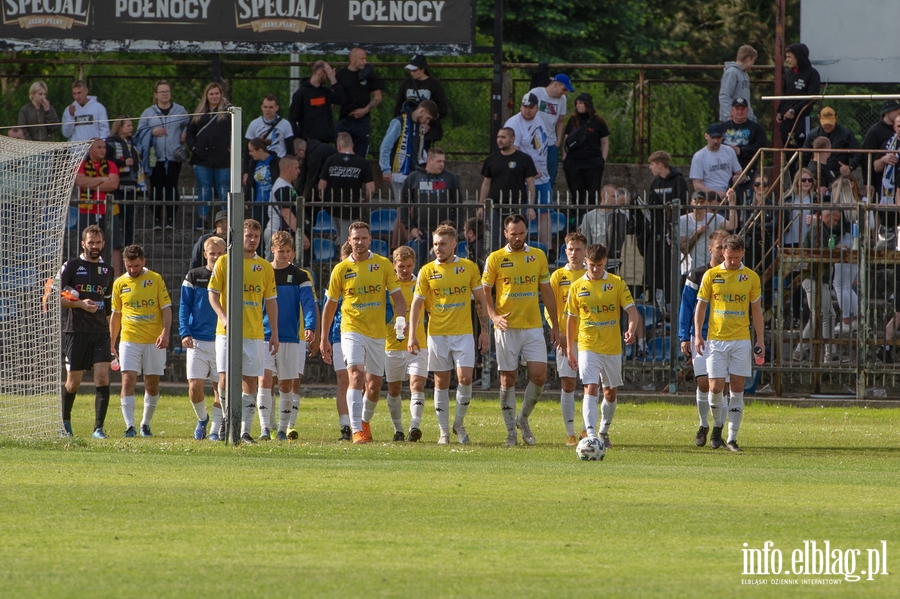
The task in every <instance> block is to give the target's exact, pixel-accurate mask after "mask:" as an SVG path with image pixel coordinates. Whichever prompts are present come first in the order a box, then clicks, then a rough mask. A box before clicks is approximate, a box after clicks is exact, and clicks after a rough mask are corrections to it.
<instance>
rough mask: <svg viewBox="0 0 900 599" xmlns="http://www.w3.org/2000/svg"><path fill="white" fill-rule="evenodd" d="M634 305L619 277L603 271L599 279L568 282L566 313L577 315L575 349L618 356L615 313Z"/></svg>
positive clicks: (618, 331)
mask: <svg viewBox="0 0 900 599" xmlns="http://www.w3.org/2000/svg"><path fill="white" fill-rule="evenodd" d="M633 305H634V299H633V298H632V297H631V291H629V289H628V285H626V284H625V281H624V280H622V279H621V278H620V277H617V276H616V275H614V274H611V273H608V272H604V273H603V278H602V279H597V280H595V281H592V280H590V279H588V278H587V277H582V278H581V279H579V280H577V281H575V282H574V283H572V286H571V288H570V289H569V298H568V301H567V303H566V312H568V313H569V314H572V315H576V314H577V315H578V318H579V322H578V350H579V351H583V350H587V351H592V352H594V353H597V354H606V355H612V356H614V355H620V354H621V353H622V330H621V328H620V327H619V314H620V313H621V311H622V310H625V309H626V308H628V307H630V306H633Z"/></svg>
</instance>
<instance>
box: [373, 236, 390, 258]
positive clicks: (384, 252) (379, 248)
mask: <svg viewBox="0 0 900 599" xmlns="http://www.w3.org/2000/svg"><path fill="white" fill-rule="evenodd" d="M369 249H370V250H372V253H373V254H379V255H381V256H384V257H385V258H390V253H391V248H390V247H388V244H387V241H385V240H383V239H373V240H372V245H371V246H369Z"/></svg>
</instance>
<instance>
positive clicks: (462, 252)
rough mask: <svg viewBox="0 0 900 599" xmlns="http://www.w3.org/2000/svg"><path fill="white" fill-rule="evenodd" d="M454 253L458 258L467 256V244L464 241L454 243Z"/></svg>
mask: <svg viewBox="0 0 900 599" xmlns="http://www.w3.org/2000/svg"><path fill="white" fill-rule="evenodd" d="M456 255H457V256H459V257H460V258H468V257H469V244H468V243H467V242H465V241H460V242H459V243H457V244H456Z"/></svg>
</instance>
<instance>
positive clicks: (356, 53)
mask: <svg viewBox="0 0 900 599" xmlns="http://www.w3.org/2000/svg"><path fill="white" fill-rule="evenodd" d="M335 78H336V79H337V85H340V86H341V88H342V89H343V90H344V95H345V97H346V102H344V103H343V104H341V112H340V118H339V119H338V122H337V126H336V127H335V131H336V132H337V133H340V132H341V131H346V132H347V133H349V134H350V135H351V136H352V137H353V151H354V152H356V155H357V156H362V157H363V158H365V157H366V155H367V154H368V153H369V137H370V135H371V133H372V121H371V119H370V116H369V115H370V113H371V112H372V111H373V110H374V109H375V107H376V106H378V105H379V104H381V80H379V79H378V77H377V76H376V75H375V68H374V67H373V66H372V65H370V64H369V59H368V56H367V55H366V51H365V50H363V49H362V48H353V49H352V50H350V64H348V65H347V66H346V67H344V68H343V69H341V70H340V71H338V72H337V73H335Z"/></svg>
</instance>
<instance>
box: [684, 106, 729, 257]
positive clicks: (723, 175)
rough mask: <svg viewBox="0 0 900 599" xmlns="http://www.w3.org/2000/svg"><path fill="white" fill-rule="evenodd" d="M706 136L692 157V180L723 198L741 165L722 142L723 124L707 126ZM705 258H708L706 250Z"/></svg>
mask: <svg viewBox="0 0 900 599" xmlns="http://www.w3.org/2000/svg"><path fill="white" fill-rule="evenodd" d="M704 137H705V138H706V145H705V146H704V147H702V148H701V149H699V150H697V152H695V153H694V157H693V158H692V159H691V182H692V183H693V184H694V190H695V191H705V192H710V193H714V194H716V195H717V196H718V197H719V199H720V200H721V199H724V198H725V192H726V191H727V190H728V188H729V187H731V185H732V184H734V183H736V182H737V175H739V174H740V172H741V165H740V163H739V162H738V159H737V154H736V153H735V151H734V150H733V149H732V148H731V147H729V146H726V145H723V144H722V142H723V141H724V139H725V129H724V128H723V127H722V125H720V124H719V123H713V124H712V125H710V126H709V127H707V128H706V133H705V134H704ZM703 260H704V261H705V260H706V257H705V252H704V258H703Z"/></svg>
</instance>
